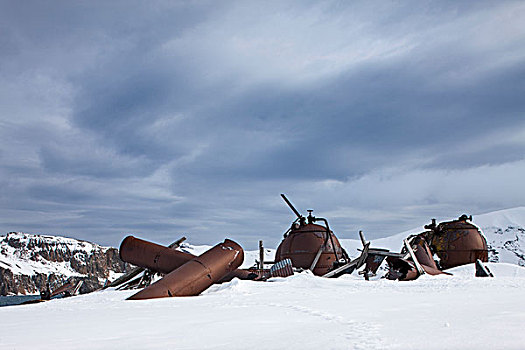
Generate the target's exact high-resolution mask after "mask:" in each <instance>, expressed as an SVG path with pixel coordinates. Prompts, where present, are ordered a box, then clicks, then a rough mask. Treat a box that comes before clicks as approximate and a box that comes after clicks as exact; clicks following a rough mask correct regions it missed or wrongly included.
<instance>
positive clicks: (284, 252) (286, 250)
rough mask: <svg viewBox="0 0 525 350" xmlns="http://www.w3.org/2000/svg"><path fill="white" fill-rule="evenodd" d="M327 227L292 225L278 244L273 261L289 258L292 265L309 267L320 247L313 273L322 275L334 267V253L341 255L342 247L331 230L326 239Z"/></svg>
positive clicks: (310, 224)
mask: <svg viewBox="0 0 525 350" xmlns="http://www.w3.org/2000/svg"><path fill="white" fill-rule="evenodd" d="M326 231H327V229H326V227H324V226H321V225H317V224H312V223H309V224H304V225H297V226H294V227H292V230H291V231H290V233H289V234H288V236H287V237H286V238H285V239H284V240H283V241H282V242H281V244H279V247H278V248H277V252H276V253H275V261H280V260H284V259H290V260H291V261H292V264H293V266H294V267H298V268H303V269H309V268H310V266H311V265H312V262H313V261H314V259H315V257H316V255H317V253H318V251H319V249H320V248H322V250H321V255H320V257H319V260H318V261H317V263H316V265H315V268H314V270H313V273H314V274H315V275H317V276H322V275H324V274H326V273H327V272H328V271H330V270H332V269H333V268H334V263H336V254H337V256H338V257H341V256H343V249H342V248H341V244H340V243H339V241H338V239H337V237H336V236H335V235H334V233H333V232H332V231H330V236H331V237H328V239H327V232H326Z"/></svg>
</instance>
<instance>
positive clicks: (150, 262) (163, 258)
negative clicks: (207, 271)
mask: <svg viewBox="0 0 525 350" xmlns="http://www.w3.org/2000/svg"><path fill="white" fill-rule="evenodd" d="M119 256H120V259H121V260H122V261H125V262H128V263H130V264H133V265H136V266H140V267H143V268H145V269H149V270H151V271H154V272H159V273H163V274H167V273H170V272H171V271H173V270H175V269H176V268H178V267H180V266H182V265H183V264H184V263H185V262H187V261H189V260H191V259H193V258H194V257H195V255H193V254H189V253H184V252H181V251H179V250H175V249H172V248H168V247H164V246H162V245H159V244H155V243H152V242H148V241H145V240H143V239H140V238H136V237H133V236H128V237H126V238H124V240H123V241H122V243H121V244H120V249H119Z"/></svg>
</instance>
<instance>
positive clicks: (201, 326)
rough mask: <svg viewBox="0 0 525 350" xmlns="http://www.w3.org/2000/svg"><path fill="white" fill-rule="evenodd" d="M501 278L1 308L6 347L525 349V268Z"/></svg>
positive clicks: (496, 269) (113, 296) (304, 279)
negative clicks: (524, 294) (524, 293)
mask: <svg viewBox="0 0 525 350" xmlns="http://www.w3.org/2000/svg"><path fill="white" fill-rule="evenodd" d="M489 267H490V269H491V270H492V271H493V273H494V274H495V276H496V277H495V278H474V266H473V265H467V266H463V267H459V268H455V269H453V270H451V272H452V273H454V276H423V277H421V278H420V279H418V280H416V281H411V282H398V281H388V280H377V281H370V282H366V281H364V280H362V279H361V278H359V277H358V276H355V275H348V276H343V277H342V278H339V279H325V278H321V277H316V276H313V275H311V274H309V273H302V274H298V275H295V276H292V277H290V278H286V279H283V278H275V279H272V280H271V281H270V282H252V281H240V280H237V279H235V280H233V281H232V282H229V283H225V284H222V285H214V286H212V287H211V288H210V289H208V290H207V291H206V292H204V293H203V294H202V295H201V296H197V297H185V298H165V299H157V300H141V301H126V300H125V299H126V298H127V297H128V296H130V295H131V294H133V293H134V292H135V291H122V292H119V291H114V290H107V291H102V292H96V293H92V294H88V295H82V296H77V297H72V298H69V299H64V300H52V301H49V302H46V303H42V304H35V305H25V306H11V307H3V308H1V309H0V348H1V349H35V348H38V349H55V348H57V347H60V348H68V349H116V348H121V349H122V348H126V349H154V348H156V349H158V348H159V347H164V348H169V349H283V348H286V349H401V348H402V349H496V348H505V349H520V348H523V346H524V344H525V332H523V331H522V330H523V327H524V326H525V298H523V289H524V287H525V269H524V268H521V267H518V266H515V265H510V264H489Z"/></svg>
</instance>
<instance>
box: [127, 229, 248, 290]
mask: <svg viewBox="0 0 525 350" xmlns="http://www.w3.org/2000/svg"><path fill="white" fill-rule="evenodd" d="M119 255H120V259H121V260H122V261H125V262H128V263H130V264H133V265H136V266H140V267H142V268H145V269H148V270H151V271H153V272H158V273H162V274H168V273H170V272H171V271H173V270H175V269H177V268H178V267H180V266H182V265H183V264H184V263H186V262H188V261H190V260H191V259H193V258H195V255H193V254H190V253H185V252H181V251H179V250H175V249H172V248H168V247H165V246H162V245H160V244H156V243H153V242H148V241H145V240H143V239H140V238H136V237H133V236H128V237H126V238H124V240H123V241H122V243H121V244H120V248H119ZM235 277H237V278H239V279H244V280H249V279H254V278H256V277H257V274H254V273H253V272H251V271H248V270H241V269H236V270H235V271H232V272H231V273H230V274H228V275H227V276H224V278H222V279H221V280H220V281H219V282H220V283H222V282H228V281H231V280H232V279H233V278H235Z"/></svg>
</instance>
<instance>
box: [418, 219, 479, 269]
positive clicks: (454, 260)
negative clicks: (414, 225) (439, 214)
mask: <svg viewBox="0 0 525 350" xmlns="http://www.w3.org/2000/svg"><path fill="white" fill-rule="evenodd" d="M426 227H427V228H430V229H431V231H430V232H429V233H427V241H429V243H430V246H431V249H432V250H433V251H434V252H435V253H436V255H437V256H438V257H439V263H440V265H441V268H442V269H449V268H452V267H456V266H460V265H465V264H470V263H474V262H475V261H476V259H480V260H481V261H483V262H486V261H488V248H487V241H486V240H485V237H484V236H483V234H482V233H481V231H480V230H479V229H478V227H477V226H475V225H473V224H472V223H471V222H470V221H469V220H468V218H467V216H466V215H463V216H461V217H460V218H459V219H458V220H453V221H448V222H442V223H440V224H439V225H437V226H435V225H433V224H431V225H427V226H426Z"/></svg>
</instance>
